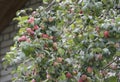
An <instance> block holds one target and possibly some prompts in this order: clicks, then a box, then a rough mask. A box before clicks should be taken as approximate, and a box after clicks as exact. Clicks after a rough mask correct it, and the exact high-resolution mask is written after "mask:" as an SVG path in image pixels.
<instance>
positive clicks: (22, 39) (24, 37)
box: [18, 35, 27, 42]
mask: <svg viewBox="0 0 120 82" xmlns="http://www.w3.org/2000/svg"><path fill="white" fill-rule="evenodd" d="M26 40H27V37H26V36H25V35H23V36H21V37H20V38H19V39H18V41H19V42H21V41H26Z"/></svg>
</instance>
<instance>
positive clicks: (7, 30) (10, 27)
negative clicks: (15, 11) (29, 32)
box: [2, 25, 13, 34]
mask: <svg viewBox="0 0 120 82" xmlns="http://www.w3.org/2000/svg"><path fill="white" fill-rule="evenodd" d="M12 31H13V26H12V25H11V26H9V27H7V28H6V29H5V30H4V31H3V32H2V34H6V33H9V32H12Z"/></svg>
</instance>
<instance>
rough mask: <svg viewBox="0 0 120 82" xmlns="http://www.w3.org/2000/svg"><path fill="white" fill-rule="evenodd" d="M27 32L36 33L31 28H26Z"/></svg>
mask: <svg viewBox="0 0 120 82" xmlns="http://www.w3.org/2000/svg"><path fill="white" fill-rule="evenodd" d="M26 31H27V33H29V34H30V35H34V31H33V30H32V29H31V28H27V29H26Z"/></svg>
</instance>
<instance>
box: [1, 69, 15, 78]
mask: <svg viewBox="0 0 120 82" xmlns="http://www.w3.org/2000/svg"><path fill="white" fill-rule="evenodd" d="M12 69H13V68H12V67H10V68H8V69H7V70H6V69H3V70H1V76H5V75H8V74H10V73H11V71H12Z"/></svg>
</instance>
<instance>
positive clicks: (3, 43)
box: [1, 40, 13, 48]
mask: <svg viewBox="0 0 120 82" xmlns="http://www.w3.org/2000/svg"><path fill="white" fill-rule="evenodd" d="M12 44H13V40H7V41H3V42H1V48H3V47H6V46H11V45H12Z"/></svg>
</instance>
